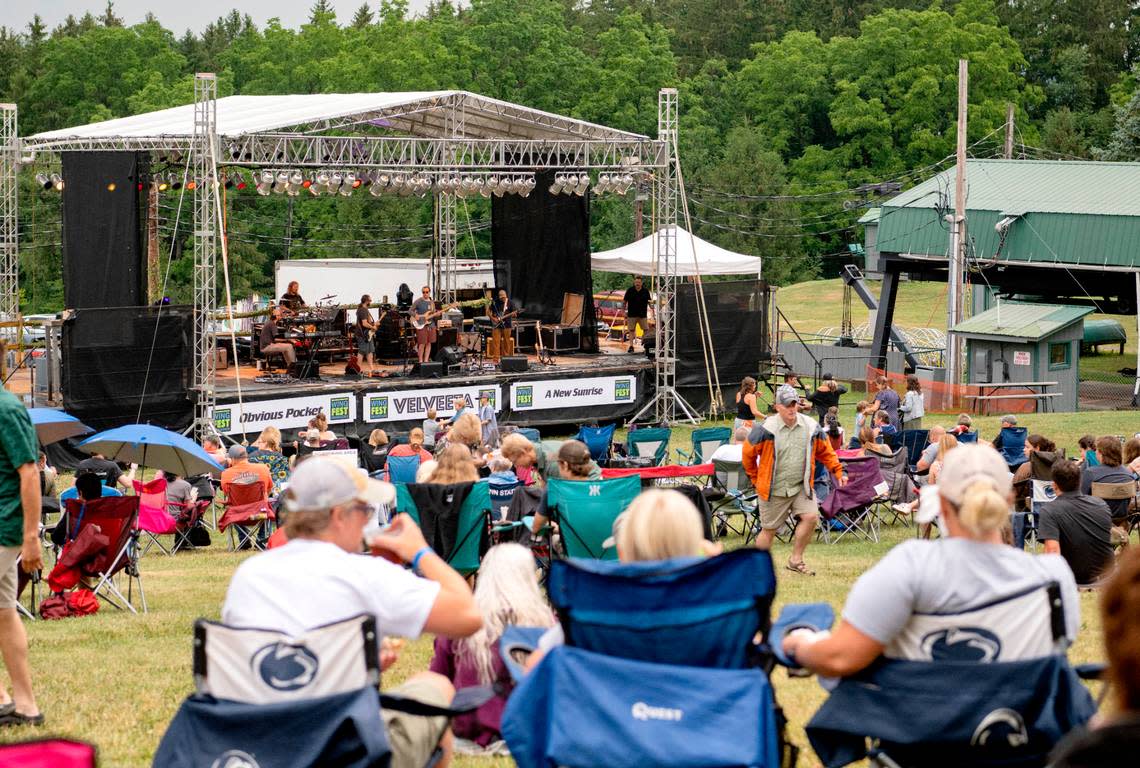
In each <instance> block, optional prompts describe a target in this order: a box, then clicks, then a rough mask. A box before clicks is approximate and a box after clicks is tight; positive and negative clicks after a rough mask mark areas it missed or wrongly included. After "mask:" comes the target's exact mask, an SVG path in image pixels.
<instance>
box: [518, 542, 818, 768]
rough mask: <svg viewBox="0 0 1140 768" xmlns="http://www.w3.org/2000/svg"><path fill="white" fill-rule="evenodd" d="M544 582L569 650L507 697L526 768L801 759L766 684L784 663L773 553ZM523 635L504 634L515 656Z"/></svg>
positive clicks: (558, 569)
mask: <svg viewBox="0 0 1140 768" xmlns="http://www.w3.org/2000/svg"><path fill="white" fill-rule="evenodd" d="M549 586H550V597H551V603H552V604H553V605H554V606H555V608H556V610H557V612H558V614H559V619H560V621H561V625H562V630H563V634H564V635H565V639H566V644H565V645H564V646H560V647H556V648H554V649H553V650H551V651H550V652H549V653H547V654H546V655H545V657H544V658H543V659H542V661H541V662H540V663H539V664H538V665H537V667H536V668H535V669H534V670H533V671H532V672H530V673H529V674H528V675H526V676H525V677H523V678H522V681H521V683H520V685H519V686H518V688H516V690H515V691H514V693H513V694H512V695H511V698H510V699H509V700H508V702H507V708H506V710H505V712H504V714H503V723H502V731H503V736H504V738H505V739H506V741H507V745H508V746H509V747H510V750H511V756H512V757H513V758H514V759H515V761H516V763H517V765H518V766H519V768H538V767H539V766H549V765H574V766H579V767H580V768H595V767H597V768H601V766H612V765H618V764H622V765H625V764H638V765H654V766H665V767H672V766H677V767H680V766H685V767H686V768H703V767H705V766H708V767H709V768H711V766H729V765H748V766H757V767H758V768H769V767H770V768H776V767H777V766H779V765H781V764H782V763H781V756H782V755H783V757H784V758H785V759H787V758H789V757H790V758H791V759H790V762H786V763H783V764H794V763H795V759H794V755H792V754H790V753H794V748H792V747H791V746H790V745H788V744H787V742H786V741H785V740H784V739H783V722H784V721H783V717H782V715H781V713H780V711H779V708H778V707H777V706H776V702H775V698H774V695H773V692H772V687H771V684H770V683H769V680H768V674H769V672H770V670H771V668H772V665H773V664H775V663H777V662H779V658H778V657H777V656H776V655H774V654H773V653H772V652H771V651H770V649H769V647H768V645H767V644H766V643H765V642H764V640H766V639H767V637H768V635H769V633H770V632H773V634H774V628H773V627H772V625H771V624H770V618H769V611H770V608H771V602H772V598H773V597H774V595H775V589H776V576H775V572H774V570H773V568H772V559H771V556H770V555H769V554H768V552H766V551H760V550H756V549H751V548H749V549H742V550H736V551H734V552H729V553H727V554H724V555H720V556H718V557H715V558H707V559H702V558H685V559H678V560H667V561H661V562H645V563H607V562H600V561H578V560H570V561H559V562H555V563H554V564H553V565H552V567H551V574H550V581H549ZM827 623H830V618H829V619H827ZM802 626H807V624H806V623H805V624H802ZM817 628H821V627H817ZM533 635H534V633H533V632H532V633H531V640H533ZM519 636H520V635H519V633H517V632H516V631H515V630H511V631H509V632H508V633H504V643H503V652H504V660H505V661H508V664H510V663H511V660H509V655H510V654H512V653H513V652H514V651H515V650H516V648H515V645H514V642H513V638H517V637H519ZM757 638H761V639H762V640H761V641H760V642H757ZM727 734H731V738H729V737H727V736H726V735H727ZM785 750H787V751H788V753H789V754H785Z"/></svg>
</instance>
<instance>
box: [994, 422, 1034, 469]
mask: <svg viewBox="0 0 1140 768" xmlns="http://www.w3.org/2000/svg"><path fill="white" fill-rule="evenodd" d="M1028 434H1029V430H1028V429H1027V428H1025V427H1002V430H1001V432H999V433H998V440H997V445H996V446H995V447H996V448H997V450H998V453H1000V454H1001V457H1002V458H1003V459H1005V463H1006V465H1007V466H1008V467H1009V471H1010V472H1012V471H1014V470H1015V469H1017V468H1018V467H1020V466H1021V465H1022V464H1024V463H1025V462H1026V461H1028V460H1029V457H1028V456H1026V455H1025V437H1026V435H1028Z"/></svg>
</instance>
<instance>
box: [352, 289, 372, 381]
mask: <svg viewBox="0 0 1140 768" xmlns="http://www.w3.org/2000/svg"><path fill="white" fill-rule="evenodd" d="M370 306H372V297H371V296H369V295H368V294H367V293H366V294H364V295H363V296H361V297H360V304H359V306H357V307H356V352H357V354H359V355H360V358H361V360H362V361H363V362H366V363H368V375H369V376H371V375H372V374H373V373H374V372H375V369H374V368H373V365H372V364H373V361H374V360H375V356H376V342H375V338H376V321H375V320H373V319H372V312H371V311H370V310H369V309H368V308H369V307H370Z"/></svg>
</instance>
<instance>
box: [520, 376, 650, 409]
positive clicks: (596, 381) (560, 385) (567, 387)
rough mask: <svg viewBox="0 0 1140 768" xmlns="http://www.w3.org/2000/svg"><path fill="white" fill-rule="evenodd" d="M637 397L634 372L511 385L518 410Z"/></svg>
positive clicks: (626, 400)
mask: <svg viewBox="0 0 1140 768" xmlns="http://www.w3.org/2000/svg"><path fill="white" fill-rule="evenodd" d="M636 400H637V378H636V377H634V376H602V377H597V378H588V379H553V380H546V381H528V382H527V383H525V384H512V385H511V408H512V410H516V411H539V410H543V409H549V408H582V407H590V406H599V405H620V404H622V403H633V402H634V401H636Z"/></svg>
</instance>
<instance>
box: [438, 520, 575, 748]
mask: <svg viewBox="0 0 1140 768" xmlns="http://www.w3.org/2000/svg"><path fill="white" fill-rule="evenodd" d="M475 604H476V605H477V606H478V607H479V612H480V613H481V614H482V615H483V626H482V628H480V629H479V631H477V632H476V633H475V634H473V635H471V636H470V637H466V638H464V639H462V640H450V639H448V638H445V637H437V638H436V640H435V654H434V655H433V656H432V660H431V667H430V669H431V671H432V672H437V673H439V674H441V675H443V676H444V677H446V678H447V679H449V680H450V681H451V682H452V683H453V684H454V685H455V687H456V689H459V688H465V687H468V686H475V685H490V686H494V688H495V697H494V698H493V699H491V700H490V701H488V702H487V703H486V704H483V705H482V706H481V707H479V709H477V710H475V711H474V712H472V713H470V714H467V715H460V716H459V717H456V718H455V719H454V720H452V721H451V730H452V731H453V732H454V733H455V736H456V737H457V738H460V739H465V740H467V741H471V742H474V743H475V744H477V745H478V746H479V747H483V748H486V747H488V745H491V744H493V743H494V742H496V741H499V740H501V739H502V735H501V733H500V730H499V728H500V724H501V722H502V717H503V708H504V707H505V706H506V703H507V697H508V696H509V695H510V693H511V690H512V689H513V688H514V684H513V682H512V680H511V675H510V673H509V672H508V671H507V668H506V666H505V665H504V664H503V661H502V659H501V658H500V656H499V638H500V637H502V634H503V630H504V629H505V628H506V627H507V625H509V624H514V625H517V626H522V627H550V626H552V625H553V624H554V614H553V612H552V611H551V609H550V605H549V604H548V603H547V602H546V598H545V597H544V596H543V593H542V589H541V587H539V584H538V573H537V569H536V568H535V562H534V555H533V554H531V552H530V550H529V549H527V548H526V547H523V546H521V545H519V544H513V543H509V544H498V545H496V546H494V547H491V549H489V550H488V551H487V554H486V556H485V557H484V558H483V562H482V564H481V565H480V566H479V578H478V580H477V581H476V582H475ZM488 751H491V750H488Z"/></svg>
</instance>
